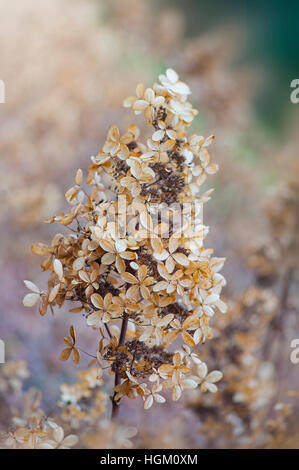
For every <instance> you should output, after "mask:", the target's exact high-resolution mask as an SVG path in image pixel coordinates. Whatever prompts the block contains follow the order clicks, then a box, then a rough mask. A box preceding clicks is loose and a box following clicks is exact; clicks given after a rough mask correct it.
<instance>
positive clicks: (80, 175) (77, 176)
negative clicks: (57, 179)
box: [75, 168, 83, 186]
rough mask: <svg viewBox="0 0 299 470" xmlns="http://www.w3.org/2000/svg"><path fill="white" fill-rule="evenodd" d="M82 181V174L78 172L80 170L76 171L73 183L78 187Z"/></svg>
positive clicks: (80, 171)
mask: <svg viewBox="0 0 299 470" xmlns="http://www.w3.org/2000/svg"><path fill="white" fill-rule="evenodd" d="M82 179H83V172H82V170H80V168H79V169H78V170H77V173H76V177H75V183H76V184H77V185H78V186H81V184H82Z"/></svg>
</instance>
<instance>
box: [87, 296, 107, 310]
mask: <svg viewBox="0 0 299 470" xmlns="http://www.w3.org/2000/svg"><path fill="white" fill-rule="evenodd" d="M90 300H91V302H92V304H93V305H94V306H95V307H96V308H99V309H100V308H103V307H104V301H103V298H102V297H101V296H100V294H92V296H91V297H90Z"/></svg>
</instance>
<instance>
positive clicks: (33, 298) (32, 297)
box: [23, 293, 40, 307]
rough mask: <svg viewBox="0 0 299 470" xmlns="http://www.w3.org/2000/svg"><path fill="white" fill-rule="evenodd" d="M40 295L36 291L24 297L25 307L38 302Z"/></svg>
mask: <svg viewBox="0 0 299 470" xmlns="http://www.w3.org/2000/svg"><path fill="white" fill-rule="evenodd" d="M39 297H40V296H39V294H34V293H31V294H27V295H25V297H24V299H23V305H24V307H33V306H34V305H35V304H36V303H37V302H38V299H39Z"/></svg>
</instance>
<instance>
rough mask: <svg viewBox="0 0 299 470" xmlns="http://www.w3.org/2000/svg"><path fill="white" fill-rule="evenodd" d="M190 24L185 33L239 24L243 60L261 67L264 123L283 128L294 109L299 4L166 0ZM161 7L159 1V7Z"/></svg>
mask: <svg viewBox="0 0 299 470" xmlns="http://www.w3.org/2000/svg"><path fill="white" fill-rule="evenodd" d="M167 3H168V4H169V5H170V4H171V5H176V6H177V8H179V9H180V10H181V11H182V13H183V14H184V15H185V16H186V19H187V29H186V34H188V35H190V36H194V35H198V34H202V33H205V32H208V31H211V30H215V29H216V28H218V27H221V28H222V29H223V28H225V26H226V25H228V26H230V25H232V24H237V25H238V26H239V27H240V28H241V29H242V31H243V32H244V33H245V35H246V36H247V41H246V43H245V44H244V47H243V52H242V54H241V56H240V57H239V61H242V62H243V63H246V64H248V65H255V66H256V67H259V68H262V69H263V73H264V74H265V79H264V82H263V86H262V87H261V89H260V90H259V93H258V94H257V96H256V98H255V107H256V111H257V114H258V117H259V118H260V120H261V122H262V123H263V124H265V126H267V127H269V128H270V129H272V130H279V129H281V127H282V125H283V122H284V118H285V116H286V113H288V112H289V110H290V107H291V106H293V105H292V104H291V103H290V100H289V95H290V82H291V81H292V79H293V78H297V77H298V75H299V71H298V66H299V61H298V58H299V2H298V1H294V0H290V1H287V2H285V1H282V0H272V1H270V0H251V1H249V0H217V1H214V2H211V1H206V0H187V1H186V0H167ZM160 4H161V2H160Z"/></svg>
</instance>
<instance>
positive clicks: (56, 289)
mask: <svg viewBox="0 0 299 470" xmlns="http://www.w3.org/2000/svg"><path fill="white" fill-rule="evenodd" d="M59 289H60V284H57V285H56V286H55V287H53V289H52V290H51V291H50V294H49V303H51V302H53V300H55V298H56V296H57V294H58V292H59Z"/></svg>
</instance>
